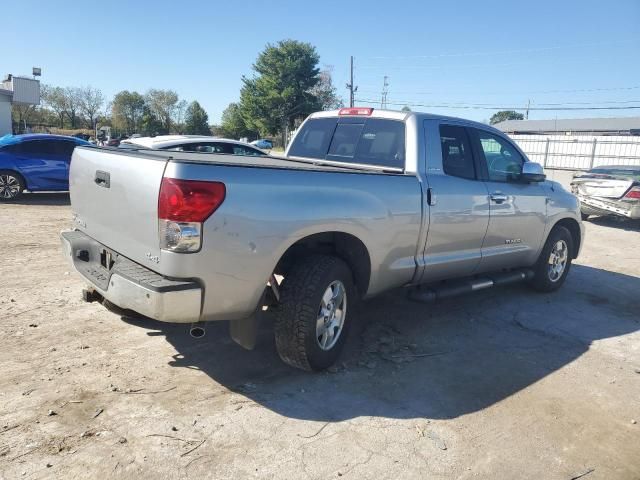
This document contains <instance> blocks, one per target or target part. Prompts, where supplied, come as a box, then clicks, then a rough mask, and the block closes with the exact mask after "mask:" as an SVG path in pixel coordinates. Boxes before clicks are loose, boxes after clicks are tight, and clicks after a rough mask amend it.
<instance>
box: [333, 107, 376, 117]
mask: <svg viewBox="0 0 640 480" xmlns="http://www.w3.org/2000/svg"><path fill="white" fill-rule="evenodd" d="M372 113H373V108H358V107H352V108H341V109H340V110H339V111H338V115H365V116H369V115H371V114H372Z"/></svg>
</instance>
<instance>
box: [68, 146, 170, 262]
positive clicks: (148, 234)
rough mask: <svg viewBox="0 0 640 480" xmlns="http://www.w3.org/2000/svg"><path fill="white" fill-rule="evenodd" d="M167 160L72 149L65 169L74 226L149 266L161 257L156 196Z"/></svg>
mask: <svg viewBox="0 0 640 480" xmlns="http://www.w3.org/2000/svg"><path fill="white" fill-rule="evenodd" d="M167 161H168V159H167V158H166V157H163V156H159V155H153V154H147V153H140V152H122V153H121V152H117V151H110V150H106V149H98V148H91V147H87V148H76V149H75V150H74V153H73V158H72V161H71V168H70V172H69V191H70V196H71V206H72V209H73V215H74V226H75V228H77V229H79V230H81V231H83V232H85V233H86V234H87V235H89V236H90V237H92V238H93V239H95V240H97V241H98V242H100V243H102V244H103V245H105V246H106V247H108V248H110V249H112V250H114V251H116V252H118V253H120V254H122V255H124V256H125V257H128V258H130V259H131V260H133V261H135V262H138V263H140V264H143V265H146V266H148V267H149V268H153V265H154V264H155V263H157V258H158V256H159V255H160V244H159V240H158V194H159V191H160V183H161V182H162V176H163V174H164V169H165V166H166V164H167Z"/></svg>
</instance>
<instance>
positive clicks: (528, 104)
mask: <svg viewBox="0 0 640 480" xmlns="http://www.w3.org/2000/svg"><path fill="white" fill-rule="evenodd" d="M530 106H531V100H530V99H529V100H527V111H526V113H525V115H524V118H525V119H526V120H529V107H530Z"/></svg>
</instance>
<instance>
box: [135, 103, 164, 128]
mask: <svg viewBox="0 0 640 480" xmlns="http://www.w3.org/2000/svg"><path fill="white" fill-rule="evenodd" d="M140 133H143V134H145V135H150V136H155V135H164V134H165V133H169V132H167V131H165V130H164V126H163V125H162V122H161V121H160V120H159V119H158V117H156V116H155V114H154V113H153V112H152V111H151V109H150V108H149V106H148V105H146V104H144V105H143V107H142V116H141V118H140Z"/></svg>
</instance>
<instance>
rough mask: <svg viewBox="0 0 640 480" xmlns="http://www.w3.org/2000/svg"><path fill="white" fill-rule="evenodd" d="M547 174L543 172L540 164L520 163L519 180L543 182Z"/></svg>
mask: <svg viewBox="0 0 640 480" xmlns="http://www.w3.org/2000/svg"><path fill="white" fill-rule="evenodd" d="M546 178H547V176H546V175H545V174H544V169H543V168H542V165H540V164H539V163H535V162H525V163H524V164H523V165H522V174H521V175H520V180H521V181H523V182H544V180H545V179H546Z"/></svg>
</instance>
